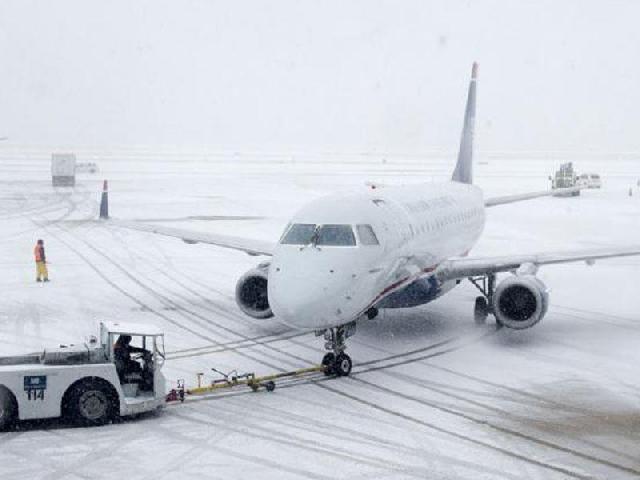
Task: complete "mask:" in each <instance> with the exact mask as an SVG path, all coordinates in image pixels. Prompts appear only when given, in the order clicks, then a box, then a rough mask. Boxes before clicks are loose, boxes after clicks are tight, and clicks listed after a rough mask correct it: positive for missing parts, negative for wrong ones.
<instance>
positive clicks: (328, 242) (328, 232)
mask: <svg viewBox="0 0 640 480" xmlns="http://www.w3.org/2000/svg"><path fill="white" fill-rule="evenodd" d="M315 244H316V245H318V246H327V247H355V246H356V237H355V235H354V234H353V229H352V228H351V225H322V226H321V227H320V228H319V229H318V233H317V234H316V239H315Z"/></svg>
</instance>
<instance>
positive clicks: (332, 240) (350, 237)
mask: <svg viewBox="0 0 640 480" xmlns="http://www.w3.org/2000/svg"><path fill="white" fill-rule="evenodd" d="M357 231H358V236H359V242H360V244H361V245H377V244H378V239H377V238H376V235H375V233H374V232H373V228H371V225H357ZM280 243H281V244H282V245H311V244H313V245H315V246H319V247H323V246H326V247H355V246H356V236H355V233H354V229H353V226H351V225H338V224H325V225H316V224H312V223H294V224H293V225H290V226H289V227H288V228H287V230H285V233H284V235H283V236H282V239H281V240H280Z"/></svg>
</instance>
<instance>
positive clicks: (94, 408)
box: [66, 381, 115, 426]
mask: <svg viewBox="0 0 640 480" xmlns="http://www.w3.org/2000/svg"><path fill="white" fill-rule="evenodd" d="M71 388H72V389H71V390H70V391H69V393H68V396H67V402H66V412H67V415H68V417H69V419H70V420H71V421H72V422H73V423H75V424H76V425H82V426H93V425H104V424H106V423H107V422H109V421H110V420H111V419H112V418H113V416H114V414H115V408H114V407H115V405H114V401H113V393H112V392H111V391H110V390H109V389H108V388H106V386H104V385H102V384H101V383H99V382H92V381H87V382H82V383H79V384H78V385H75V386H73V387H71Z"/></svg>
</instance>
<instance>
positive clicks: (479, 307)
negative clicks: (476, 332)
mask: <svg viewBox="0 0 640 480" xmlns="http://www.w3.org/2000/svg"><path fill="white" fill-rule="evenodd" d="M469 281H470V282H471V283H473V285H474V286H475V287H476V288H477V289H478V290H480V293H482V296H479V297H476V303H475V306H474V308H473V319H474V320H475V322H476V325H484V324H485V323H486V322H487V317H488V316H489V314H491V315H494V317H495V314H494V312H493V295H494V293H495V291H496V274H495V273H488V274H486V275H483V276H481V277H469ZM496 325H497V326H498V328H500V327H502V322H501V321H500V320H498V319H497V318H496Z"/></svg>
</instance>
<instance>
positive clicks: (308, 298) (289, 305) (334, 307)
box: [267, 272, 353, 329]
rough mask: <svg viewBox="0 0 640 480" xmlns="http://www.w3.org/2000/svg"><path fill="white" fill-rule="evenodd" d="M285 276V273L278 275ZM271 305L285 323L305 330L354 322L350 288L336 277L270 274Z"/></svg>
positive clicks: (269, 292)
mask: <svg viewBox="0 0 640 480" xmlns="http://www.w3.org/2000/svg"><path fill="white" fill-rule="evenodd" d="M276 273H281V272H276ZM267 288H268V296H269V305H270V306H271V309H272V310H273V313H274V314H275V316H276V318H277V319H279V320H280V321H281V322H283V323H285V324H287V325H291V326H293V327H296V328H301V329H305V328H306V329H321V328H326V327H329V326H334V325H336V324H340V323H343V322H346V321H350V320H351V319H352V318H351V315H352V314H353V312H350V311H346V310H348V307H349V305H346V304H345V303H346V302H345V301H344V300H345V293H346V289H345V286H344V285H341V284H340V282H339V281H337V279H336V278H323V276H321V275H318V274H315V275H303V276H298V275H277V274H276V275H270V276H269V283H268V286H267Z"/></svg>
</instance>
